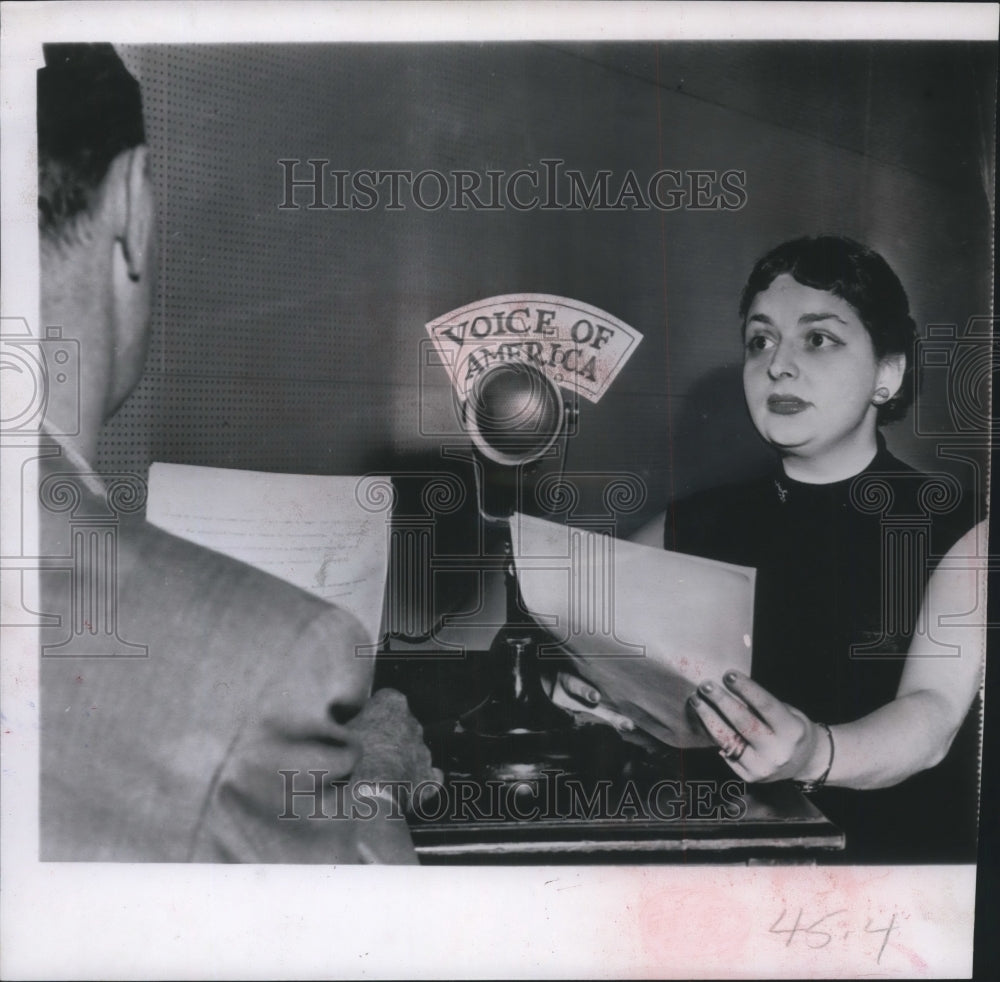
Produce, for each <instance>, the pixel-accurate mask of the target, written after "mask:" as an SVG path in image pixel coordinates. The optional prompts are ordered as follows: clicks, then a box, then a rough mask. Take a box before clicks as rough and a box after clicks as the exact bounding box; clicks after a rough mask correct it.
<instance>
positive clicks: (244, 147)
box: [101, 42, 996, 531]
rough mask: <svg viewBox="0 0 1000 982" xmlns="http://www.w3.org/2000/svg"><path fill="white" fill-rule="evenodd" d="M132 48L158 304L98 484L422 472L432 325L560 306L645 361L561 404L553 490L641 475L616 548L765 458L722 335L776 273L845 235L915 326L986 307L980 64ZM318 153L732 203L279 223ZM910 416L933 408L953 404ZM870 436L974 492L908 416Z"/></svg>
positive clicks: (968, 47)
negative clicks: (153, 215)
mask: <svg viewBox="0 0 1000 982" xmlns="http://www.w3.org/2000/svg"><path fill="white" fill-rule="evenodd" d="M121 50H122V54H123V57H124V58H125V60H126V63H127V64H128V65H129V66H130V67H131V68H132V70H133V71H134V72H135V74H136V75H137V77H138V78H139V80H140V83H141V85H142V88H143V93H144V100H145V107H146V115H147V128H148V139H149V143H150V146H151V148H152V152H153V161H154V177H155V180H156V184H157V191H158V208H159V218H160V230H161V231H160V249H161V255H160V287H159V301H158V304H157V308H156V312H155V317H154V323H153V333H152V344H151V349H150V356H149V361H148V367H147V372H146V375H145V377H144V379H143V381H142V383H141V385H140V387H139V389H138V390H137V391H136V392H135V393H134V394H133V396H132V397H131V399H130V400H129V401H128V402H127V403H126V405H125V407H124V408H123V410H122V411H121V412H120V413H119V415H118V416H117V417H116V418H115V419H114V421H113V422H112V423H111V424H110V426H109V427H107V429H106V432H105V435H104V439H103V443H102V446H101V463H102V466H103V467H105V468H107V469H114V470H122V469H124V470H133V471H138V472H140V473H143V472H144V471H145V469H146V468H147V467H148V464H149V462H150V461H152V460H168V461H180V462H187V463H201V464H210V465H215V466H224V467H238V468H250V469H261V470H279V471H303V472H313V473H347V474H351V473H362V472H365V471H370V470H379V469H384V470H405V469H407V468H413V469H418V470H419V469H433V468H434V467H435V466H439V465H440V463H441V458H440V446H441V444H442V442H449V441H450V442H451V443H456V442H457V443H461V442H462V437H461V433H460V430H459V427H458V424H457V421H456V419H455V416H454V411H453V404H452V398H451V393H450V389H449V387H448V383H447V379H446V378H445V374H444V371H443V370H442V369H440V368H437V367H431V368H428V367H427V366H426V365H423V364H422V353H421V352H422V349H421V345H422V342H424V340H425V339H426V336H427V335H426V332H425V330H424V324H425V323H426V322H428V321H430V320H431V319H433V318H435V317H438V316H440V315H441V314H443V313H445V312H447V311H449V310H451V309H453V308H455V307H458V306H460V305H462V304H465V303H468V302H471V301H473V300H477V299H480V298H483V297H486V296H491V295H494V294H501V293H513V292H532V291H533V292H544V293H552V294H562V295H565V296H568V297H572V298H575V299H578V300H582V301H585V302H587V303H591V304H594V305H596V306H598V307H601V308H603V309H605V310H607V311H609V312H610V313H611V314H613V315H615V316H616V317H619V318H621V319H622V320H624V321H625V322H626V323H628V324H630V325H632V326H633V327H635V328H636V329H637V330H639V331H640V332H641V333H642V334H643V336H644V340H643V342H642V344H641V345H640V347H639V349H638V350H637V353H636V355H635V356H634V357H633V358H632V360H631V361H630V362H629V363H628V365H627V366H626V368H625V369H624V371H623V372H622V373H621V374H620V376H619V377H618V379H617V380H616V382H615V383H614V385H613V386H612V388H611V390H610V392H609V393H608V395H607V396H606V397H605V399H604V400H603V401H602V402H601V403H600V404H599V405H596V406H594V405H590V404H586V403H585V404H584V405H583V406H582V409H581V417H580V422H579V431H578V435H577V436H576V437H574V439H573V440H572V441H571V445H570V448H569V451H568V454H567V459H566V467H567V470H568V471H570V472H591V473H596V474H603V473H606V472H623V471H628V472H632V473H635V474H637V475H639V476H640V478H641V479H642V481H643V482H644V484H645V486H646V489H647V498H646V503H645V504H644V506H643V507H642V508H641V509H639V510H638V511H635V512H630V513H629V514H628V515H626V516H623V525H622V527H623V529H624V530H625V531H628V530H629V529H630V528H632V527H634V526H636V525H638V524H640V523H641V522H642V521H644V520H646V519H648V518H649V517H650V516H652V515H653V514H655V513H656V512H657V511H659V510H661V509H662V507H663V505H664V503H665V501H666V500H667V498H668V497H669V496H671V495H673V494H679V493H683V492H684V491H688V490H692V489H695V488H698V487H703V486H706V485H710V484H714V483H718V482H720V481H728V480H738V479H739V478H741V477H743V476H745V475H746V474H748V473H749V472H751V471H753V470H755V469H757V468H759V467H760V466H761V465H762V462H764V461H766V460H767V459H768V453H767V450H766V448H764V447H763V446H762V445H761V444H760V442H759V441H758V440H757V438H756V436H755V434H754V432H753V430H752V429H751V427H750V424H749V422H748V421H747V419H746V416H745V412H744V409H743V402H742V391H741V387H740V375H739V365H740V362H741V357H742V352H741V345H740V340H739V331H738V321H737V317H736V306H737V301H738V297H739V292H740V289H741V287H742V284H743V281H744V279H745V277H746V275H747V273H748V272H749V269H750V267H751V265H752V263H753V261H754V260H755V259H756V258H757V257H758V256H759V255H760V254H761V253H762V252H763V251H765V250H766V249H767V248H769V247H771V246H772V245H774V244H776V243H778V242H779V241H782V240H784V239H786V238H789V237H792V236H795V235H800V234H805V233H815V232H819V231H836V232H842V233H845V234H848V235H851V236H853V237H856V238H858V239H861V240H863V241H865V242H867V243H869V244H871V245H872V246H874V247H875V248H877V249H878V250H880V251H881V252H883V254H884V255H885V256H886V258H887V259H888V260H889V262H890V263H891V264H892V265H893V266H894V267H895V268H896V270H897V272H898V273H899V275H900V277H901V278H902V280H903V281H904V284H905V285H906V286H907V289H908V292H909V294H910V298H911V303H912V307H913V310H914V314H915V317H916V319H917V322H918V324H919V325H921V326H923V325H927V324H931V323H940V322H945V323H955V324H959V325H962V324H964V323H965V321H966V320H967V319H968V318H969V317H970V316H973V315H977V314H986V313H987V312H988V311H989V310H990V296H991V290H992V266H991V251H990V248H991V241H992V238H991V236H992V201H991V198H992V190H991V189H992V176H991V175H992V166H993V163H992V153H993V145H994V123H993V116H992V106H993V104H994V95H995V78H996V54H995V49H994V48H993V46H990V45H978V46H977V45H973V44H964V43H963V44H958V43H955V44H916V43H905V44H904V43H897V44H891V43H878V44H873V43H867V42H865V43H862V42H854V43H840V42H836V43H834V42H830V43H784V44H782V43H757V42H743V43H734V44H720V43H684V44H676V43H675V44H666V43H665V44H660V45H654V44H648V43H646V44H625V43H616V44H608V45H597V44H588V45H552V44H529V43H524V44H520V43H519V44H461V45H452V44H449V45H421V46H413V45H388V44H386V45H358V44H355V45H295V46H287V45H286V46H281V45H274V46H267V45H254V46H185V47H175V46H123V47H122V49H121ZM310 157H316V158H322V159H328V160H330V161H331V164H330V166H331V167H335V168H340V169H343V170H347V171H352V172H353V171H357V170H360V169H365V168H370V169H383V170H386V169H403V170H409V171H414V172H416V171H421V170H425V169H433V170H437V171H441V172H449V171H453V170H456V169H465V170H471V171H476V172H478V173H481V174H485V172H486V171H487V170H502V171H505V172H508V173H510V172H513V171H514V170H516V169H518V168H522V167H524V168H531V169H535V170H539V169H540V167H541V164H540V161H542V160H543V159H546V158H559V159H561V160H563V161H565V166H566V167H572V168H576V169H578V170H580V171H582V172H583V173H584V174H587V175H593V174H594V173H596V172H597V171H599V170H601V169H607V170H610V171H611V172H612V174H613V177H612V178H611V186H612V187H617V186H618V185H619V184H620V182H621V180H622V178H623V177H624V175H625V173H626V172H627V171H628V170H630V169H631V170H634V171H635V172H636V173H637V175H639V176H640V178H645V177H648V176H650V175H652V174H653V173H654V172H656V171H657V170H659V169H661V168H670V169H673V170H679V171H691V170H707V171H716V172H720V173H721V172H724V171H727V170H738V171H741V172H745V183H744V186H745V191H746V201H745V204H743V206H742V207H740V208H737V209H692V208H684V207H682V208H678V209H677V210H673V211H667V212H664V211H660V210H657V209H655V208H654V209H649V210H620V211H614V210H604V211H602V210H596V209H580V210H575V211H570V210H546V209H540V208H539V209H534V210H528V211H518V210H515V209H513V208H510V207H508V208H505V209H504V210H500V211H488V210H475V209H472V210H468V211H455V210H451V209H449V208H441V209H439V210H421V209H419V208H415V207H407V208H404V209H403V210H396V211H393V210H386V209H385V208H384V207H379V208H376V209H373V210H370V211H362V210H357V209H353V210H352V209H348V210H335V209H326V210H323V209H315V210H312V209H306V208H301V209H287V210H282V209H280V208H279V205H280V204H281V203H282V200H283V195H284V189H283V170H282V168H281V167H280V166H279V164H278V160H279V159H283V158H284V159H289V158H292V159H301V160H306V159H308V158H310ZM298 173H299V174H301V173H302V171H299V172H298ZM298 200H299V201H300V202H301V201H303V200H308V195H305V196H300V197H299V199H298ZM928 395H929V399H928V403H927V405H928V409H929V411H931V413H932V414H933V413H934V412H938V413H939V414H942V413H944V412H945V405H944V402H943V400H944V398H945V393H944V390H943V388H942V387H938V389H937V390H934V389H933V387H932V390H931V391H930V392H929V393H928ZM935 406H937V408H936V409H935ZM887 437H888V439H889V441H890V445H891V446H892V447H893V448H894V449H896V450H897V452H898V453H899V454H900V455H901V456H903V457H905V458H906V459H907V460H909V461H911V462H913V463H915V464H918V465H920V466H924V467H929V468H934V467H942V466H944V467H951V468H952V469H956V470H957V471H958V473H959V477H960V478H961V479H962V480H963V481H965V482H966V483H969V482H970V480H971V475H970V473H969V469H968V467H964V468H963V466H962V465H959V464H954V463H950V462H941V461H939V460H937V459H936V443H935V441H934V440H933V439H921V438H920V437H918V436H917V435H916V434H915V433H914V426H913V424H912V421H910V420H908V421H904V422H903V423H900V424H897V425H896V426H895V427H893V428H890V429H889V430H888V431H887ZM583 483H584V485H586V483H587V481H586V480H584V481H583Z"/></svg>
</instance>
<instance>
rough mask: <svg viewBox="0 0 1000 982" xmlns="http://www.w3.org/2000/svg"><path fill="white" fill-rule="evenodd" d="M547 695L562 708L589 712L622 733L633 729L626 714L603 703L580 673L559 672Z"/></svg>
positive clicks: (597, 691)
mask: <svg viewBox="0 0 1000 982" xmlns="http://www.w3.org/2000/svg"><path fill="white" fill-rule="evenodd" d="M549 696H550V698H551V699H552V701H553V702H554V703H555V704H556V705H557V706H560V707H561V708H562V709H568V710H570V711H571V712H584V713H590V715H591V716H597V717H598V718H599V719H602V720H604V721H605V722H606V723H610V724H611V726H613V727H614V728H615V729H616V730H619V731H621V732H623V733H631V732H632V731H633V730H634V729H635V723H634V722H633V721H632V720H631V719H629V718H628V716H623V715H622V714H621V713H619V712H616V711H615V710H613V709H610V708H609V707H608V706H607V705H605V704H604V703H603V701H602V699H603V697H602V695H601V692H600V690H599V689H598V688H597V687H596V686H594V685H592V684H591V683H590V682H588V681H587V680H586V679H585V678H583V677H582V676H580V675H574V674H573V673H572V672H559V673H558V674H557V675H556V677H555V679H554V681H553V685H552V692H551V693H549Z"/></svg>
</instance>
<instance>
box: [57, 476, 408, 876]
mask: <svg viewBox="0 0 1000 982" xmlns="http://www.w3.org/2000/svg"><path fill="white" fill-rule="evenodd" d="M88 483H89V485H90V486H89V487H88ZM93 484H94V481H93V478H90V479H89V481H88V479H85V478H82V477H81V476H80V475H79V473H78V472H74V471H73V469H72V467H70V466H69V465H67V463H66V461H65V458H61V457H54V458H51V459H49V460H47V461H45V462H44V464H43V467H42V469H41V477H40V482H39V488H40V490H39V497H40V501H41V504H40V528H41V550H42V552H41V554H42V556H44V557H49V558H47V559H46V560H45V561H46V562H47V563H49V564H50V565H52V566H53V567H55V568H51V569H48V570H45V571H43V572H42V574H41V586H42V602H43V611H44V613H45V614H47V615H50V616H49V621H50V624H49V626H47V627H45V628H43V630H42V646H43V647H42V657H41V674H40V689H41V719H42V723H41V793H40V809H41V811H40V834H41V858H42V859H43V860H89V861H101V860H114V861H142V860H146V861H157V862H179V861H209V862H211V861H237V862H309V863H352V862H360V861H383V862H407V861H414V860H415V854H414V852H413V847H412V843H411V841H410V837H409V833H408V831H407V828H406V823H405V821H404V820H403V819H401V818H398V817H396V818H393V817H390V816H388V815H387V811H388V809H379V812H378V815H377V817H376V818H374V819H371V820H367V821H365V820H361V819H357V818H355V819H352V818H351V817H350V815H349V813H347V811H346V810H344V809H338V808H337V807H336V805H335V803H333V802H331V803H330V804H327V800H326V799H324V802H323V804H322V806H321V809H320V811H321V813H322V814H324V815H326V814H332V815H345V817H324V818H318V817H316V818H314V817H311V816H313V815H314V814H316V812H317V809H316V808H315V806H314V800H313V799H312V798H311V797H309V796H303V795H298V796H296V797H294V798H291V799H289V797H288V794H287V790H288V787H289V776H288V775H287V774H286V775H282V774H281V771H293V772H296V774H295V775H293V777H292V784H291V787H292V788H294V790H296V791H302V790H309V789H310V788H312V787H313V786H314V782H315V777H314V776H312V775H310V774H309V773H308V772H309V771H310V770H313V771H316V770H318V771H322V772H325V775H326V777H325V778H323V780H325V782H327V783H328V782H329V781H331V780H338V779H347V778H349V777H350V776H351V775H352V772H354V771H355V769H356V768H357V766H358V763H359V760H360V759H361V757H362V749H363V748H362V747H361V746H360V744H359V741H358V739H357V737H356V735H355V734H354V733H353V732H352V730H351V727H350V725H349V724H348V725H345V724H344V723H343V722H338V720H343V719H345V718H349V717H350V716H351V715H352V714H353V713H354V712H356V711H357V710H358V708H359V707H360V706H361V705H363V703H364V701H365V700H366V698H367V697H368V694H369V689H370V685H371V677H372V670H373V660H372V659H371V658H370V657H365V656H362V657H359V656H358V655H357V654H356V646H357V645H362V644H364V642H365V640H366V639H365V638H364V636H363V634H362V630H361V627H360V625H359V624H358V622H357V621H356V620H355V619H354V618H353V617H352V616H351V615H350V614H348V613H346V612H344V611H342V610H339V609H337V608H334V607H331V606H330V605H328V604H326V603H323V602H322V601H320V600H318V599H316V598H314V597H311V596H309V595H308V594H306V593H304V592H302V591H300V590H298V589H296V588H295V587H292V586H290V585H289V584H287V583H284V582H283V581H281V580H278V579H275V578H274V577H271V576H268V575H266V574H264V573H261V572H259V571H258V570H255V569H253V568H251V567H249V566H246V565H244V564H242V563H239V562H236V561H234V560H231V559H229V558H227V557H225V556H222V555H220V554H218V553H215V552H212V551H210V550H207V549H204V548H201V547H199V546H196V545H193V544H191V543H189V542H187V541H184V540H182V539H179V538H177V537H175V536H172V535H169V534H167V533H165V532H163V531H162V530H160V529H157V528H155V527H153V526H151V525H150V524H148V523H147V522H146V521H145V520H144V519H143V518H141V517H139V516H138V514H130V513H129V510H130V509H132V508H134V507H135V505H136V501H137V499H136V497H135V496H134V495H130V493H129V492H128V489H127V488H125V491H124V493H122V487H123V486H121V485H119V486H117V488H116V486H114V485H112V486H111V487H110V489H109V490H108V492H107V494H106V495H105V496H104V497H103V499H102V496H101V495H100V494H97V493H95V489H94V487H93ZM116 493H117V496H118V497H117V500H115V497H116ZM139 504H141V502H139ZM290 801H291V805H292V807H291V809H290V808H289V802H290ZM289 814H296V815H298V816H299V817H297V818H289V817H283V818H282V817H279V816H282V815H285V816H288V815H289Z"/></svg>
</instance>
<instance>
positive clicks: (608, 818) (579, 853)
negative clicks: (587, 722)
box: [376, 652, 844, 865]
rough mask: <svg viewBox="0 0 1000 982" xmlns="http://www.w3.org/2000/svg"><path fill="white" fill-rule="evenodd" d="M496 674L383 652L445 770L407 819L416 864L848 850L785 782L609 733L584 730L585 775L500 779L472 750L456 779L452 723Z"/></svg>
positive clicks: (810, 854)
mask: <svg viewBox="0 0 1000 982" xmlns="http://www.w3.org/2000/svg"><path fill="white" fill-rule="evenodd" d="M491 669H492V666H491V665H490V664H489V661H488V659H486V658H485V655H484V654H483V653H481V652H472V653H469V654H467V655H465V656H462V657H460V658H454V657H435V655H434V653H433V652H431V653H419V654H411V655H407V656H405V657H399V656H395V653H390V654H389V655H388V656H383V655H380V656H379V666H378V672H377V675H376V686H377V687H381V686H392V687H393V688H396V689H399V690H400V691H402V692H403V693H404V694H406V695H407V697H408V699H409V702H410V706H411V709H412V711H413V712H414V714H415V715H416V716H417V718H418V719H419V720H420V721H421V723H423V724H424V731H425V739H426V740H427V743H428V746H429V747H430V748H431V751H432V755H433V757H434V763H435V765H436V766H438V767H440V768H441V769H442V770H444V772H445V773H446V775H448V779H447V780H446V783H445V792H444V794H443V795H438V796H436V797H435V796H434V795H433V794H429V795H428V797H427V799H426V800H425V801H423V802H421V803H417V807H416V808H415V809H414V813H413V814H412V815H411V817H410V828H411V830H412V833H413V840H414V844H415V846H416V849H417V853H418V854H419V856H420V859H421V861H422V862H423V863H426V864H476V865H480V864H546V865H549V864H587V863H617V864H650V863H692V862H701V863H748V862H783V863H784V862H787V863H807V862H815V861H821V860H822V858H823V857H824V856H830V855H831V854H835V853H836V852H837V851H838V850H842V849H843V848H844V836H843V833H841V831H840V830H839V829H838V828H837V827H836V826H834V825H833V824H832V823H831V822H830V821H829V820H828V819H826V818H825V817H824V816H823V815H822V814H821V813H820V812H819V810H818V809H817V808H816V807H815V806H814V805H813V804H812V802H811V801H809V800H808V798H807V797H806V796H805V795H803V794H802V793H801V792H799V791H798V790H797V789H796V788H795V787H794V786H793V785H792V784H790V783H787V782H783V783H780V784H774V785H755V786H753V785H752V786H746V785H743V784H742V782H739V781H738V780H737V779H736V777H735V775H734V774H733V772H732V771H731V770H730V769H729V768H728V767H727V766H726V765H725V764H724V763H723V761H722V760H721V759H720V758H719V756H718V754H717V753H716V752H715V751H714V750H706V749H699V750H685V751H680V750H676V749H672V748H668V747H658V748H655V749H650V748H649V747H641V746H638V745H635V744H632V743H630V742H629V741H628V740H622V739H621V738H620V737H619V736H618V735H617V734H616V733H615V731H613V730H611V729H610V728H609V727H603V726H602V727H599V728H594V727H587V728H585V729H584V730H581V731H580V733H579V737H580V740H581V742H582V743H585V744H586V753H584V754H582V755H581V756H582V758H583V759H584V760H586V761H589V762H591V763H592V764H593V766H591V767H589V768H587V769H585V771H581V770H579V769H578V771H577V772H575V773H570V772H564V771H561V770H560V768H559V766H558V765H555V766H553V767H552V769H550V770H546V771H544V772H543V773H542V774H539V773H538V771H537V770H535V771H534V772H531V771H530V769H527V768H526V770H525V773H524V774H523V775H519V774H517V772H516V770H515V772H514V773H513V774H511V773H508V774H507V775H506V776H505V778H504V779H503V780H497V779H496V775H495V773H494V775H493V776H492V777H491V776H490V774H489V769H488V768H487V767H485V766H484V767H483V768H482V769H479V768H477V766H476V765H477V762H478V759H477V756H476V750H477V748H476V747H475V746H473V748H472V750H473V752H472V753H471V754H469V753H465V754H464V755H463V754H460V755H459V756H464V757H465V759H466V762H467V763H466V767H465V769H464V772H462V773H459V772H457V770H456V767H455V737H454V721H455V719H456V717H457V716H458V715H460V713H461V712H463V711H465V710H467V709H469V708H471V707H472V706H474V705H476V704H477V703H478V702H479V701H480V700H481V699H482V698H484V697H485V695H486V694H487V693H488V692H489V691H490V690H491V686H492V684H493V678H492V677H491V675H490V671H491ZM595 737H596V738H597V739H596V741H595ZM460 749H461V748H460ZM464 749H466V750H468V747H465V748H464ZM470 762H471V763H470ZM515 767H516V765H515Z"/></svg>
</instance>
